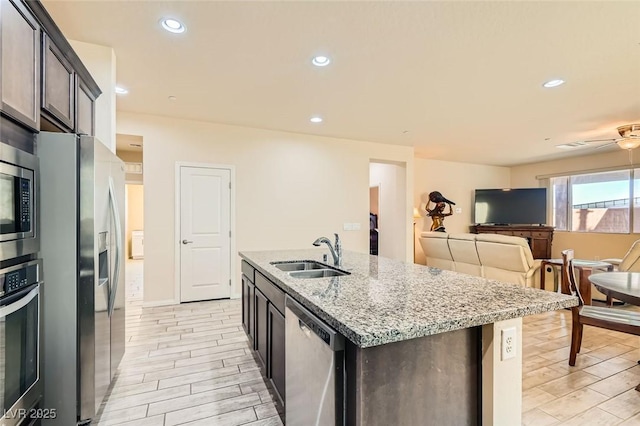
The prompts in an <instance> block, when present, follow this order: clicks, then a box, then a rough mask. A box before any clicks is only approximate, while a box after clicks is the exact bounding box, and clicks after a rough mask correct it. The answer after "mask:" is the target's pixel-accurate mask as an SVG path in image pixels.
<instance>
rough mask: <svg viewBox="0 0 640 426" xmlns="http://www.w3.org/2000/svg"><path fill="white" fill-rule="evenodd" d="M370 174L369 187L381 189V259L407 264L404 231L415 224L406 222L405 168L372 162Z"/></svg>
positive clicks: (379, 194)
mask: <svg viewBox="0 0 640 426" xmlns="http://www.w3.org/2000/svg"><path fill="white" fill-rule="evenodd" d="M369 172H370V173H369V185H370V186H377V187H378V188H379V192H378V209H379V216H378V255H379V256H383V257H388V258H391V259H396V260H403V261H404V260H406V259H407V247H406V243H405V242H406V239H405V229H406V228H407V226H411V225H412V224H413V222H410V221H407V214H406V213H407V212H406V210H405V206H406V204H407V196H406V189H405V188H406V185H405V183H406V174H407V173H406V172H407V171H406V168H405V167H404V166H403V165H397V164H389V163H386V164H385V163H374V162H372V163H371V165H370V167H369ZM411 256H413V253H411Z"/></svg>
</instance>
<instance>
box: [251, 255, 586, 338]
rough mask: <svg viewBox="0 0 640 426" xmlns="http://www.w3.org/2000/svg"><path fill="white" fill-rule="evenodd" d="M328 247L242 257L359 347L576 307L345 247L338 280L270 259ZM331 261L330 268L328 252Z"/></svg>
mask: <svg viewBox="0 0 640 426" xmlns="http://www.w3.org/2000/svg"><path fill="white" fill-rule="evenodd" d="M324 253H328V250H327V249H326V248H318V249H301V250H280V251H277V250H274V251H245V252H240V253H239V254H240V256H241V257H242V258H244V259H245V260H246V261H247V262H249V263H250V264H251V265H252V266H253V267H255V268H256V270H257V271H258V272H260V273H262V274H263V275H264V276H265V277H267V278H268V279H270V280H271V281H273V282H275V284H276V285H278V286H279V287H280V288H281V289H282V290H284V291H285V292H286V293H287V294H289V295H290V296H291V297H292V298H294V299H295V300H297V301H298V302H300V303H301V304H302V305H303V306H305V307H306V308H307V309H309V310H310V311H312V312H313V313H315V314H316V315H317V316H318V317H319V318H321V319H322V320H324V321H325V322H326V323H327V324H329V325H330V326H332V327H333V328H334V329H335V330H337V331H338V332H339V333H341V334H342V335H344V336H345V337H346V338H347V339H349V340H350V341H351V342H353V343H354V344H356V345H357V346H359V347H361V348H367V347H371V346H378V345H384V344H387V343H393V342H399V341H403V340H409V339H413V338H417V337H423V336H429V335H433V334H438V333H445V332H448V331H453V330H458V329H463V328H469V327H475V326H479V325H484V324H491V323H494V322H497V321H502V320H507V319H512V318H519V317H524V316H527V315H534V314H539V313H542V312H548V311H554V310H558V309H562V308H568V307H571V306H577V305H578V299H577V298H575V297H572V296H567V295H564V294H557V293H553V292H549V291H543V290H538V289H533V288H525V287H523V286H521V285H517V284H511V283H503V282H499V281H495V280H488V279H485V278H480V277H474V276H471V275H466V274H461V273H458V272H453V271H445V270H440V269H437V268H431V267H427V266H423V265H417V264H413V263H406V262H400V261H396V260H391V259H388V258H384V257H379V256H370V255H368V254H363V253H356V252H352V251H344V254H343V264H342V267H341V269H343V270H346V271H348V272H350V273H351V275H344V276H341V277H331V278H313V279H299V278H292V277H290V276H289V275H288V273H287V272H284V271H281V270H279V269H277V268H276V267H275V266H274V265H272V264H271V262H278V261H293V260H315V261H320V262H322V255H323V254H324ZM327 263H328V264H329V265H333V262H332V258H331V255H329V262H327Z"/></svg>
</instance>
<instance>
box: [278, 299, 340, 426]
mask: <svg viewBox="0 0 640 426" xmlns="http://www.w3.org/2000/svg"><path fill="white" fill-rule="evenodd" d="M285 311H286V312H285V324H286V327H285V330H286V337H285V344H286V346H285V366H286V374H285V376H286V404H285V407H286V408H285V421H286V424H287V426H311V425H315V426H329V425H337V426H342V425H343V424H344V418H345V416H344V337H343V336H342V335H340V334H338V333H337V332H336V331H335V330H333V329H332V328H331V327H329V326H328V325H327V324H325V323H324V322H322V321H321V320H320V319H319V318H318V317H316V316H315V315H313V314H312V313H311V312H309V310H308V309H306V308H305V307H304V306H302V305H300V304H299V303H298V302H296V301H295V300H293V299H292V298H290V297H289V296H287V297H286V301H285Z"/></svg>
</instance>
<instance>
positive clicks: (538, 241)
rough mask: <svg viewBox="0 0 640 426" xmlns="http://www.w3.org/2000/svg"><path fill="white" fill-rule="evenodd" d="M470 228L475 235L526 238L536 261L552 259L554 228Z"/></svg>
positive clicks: (532, 226) (493, 226) (514, 226)
mask: <svg viewBox="0 0 640 426" xmlns="http://www.w3.org/2000/svg"><path fill="white" fill-rule="evenodd" d="M469 228H470V230H471V232H472V233H474V234H500V235H513V236H516V237H522V238H526V239H527V241H528V242H529V247H531V253H532V254H533V258H534V259H551V243H552V241H553V226H545V225H471V226H470V227H469Z"/></svg>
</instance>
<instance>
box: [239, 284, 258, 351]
mask: <svg viewBox="0 0 640 426" xmlns="http://www.w3.org/2000/svg"><path fill="white" fill-rule="evenodd" d="M255 288H256V287H255V285H253V283H252V282H251V281H249V278H247V277H245V276H244V275H243V276H242V328H244V332H245V333H247V336H249V346H250V347H251V349H254V348H255V344H254V335H255V334H254V325H255V323H254V318H255V317H254V315H255V310H254V307H253V304H254V298H255Z"/></svg>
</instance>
